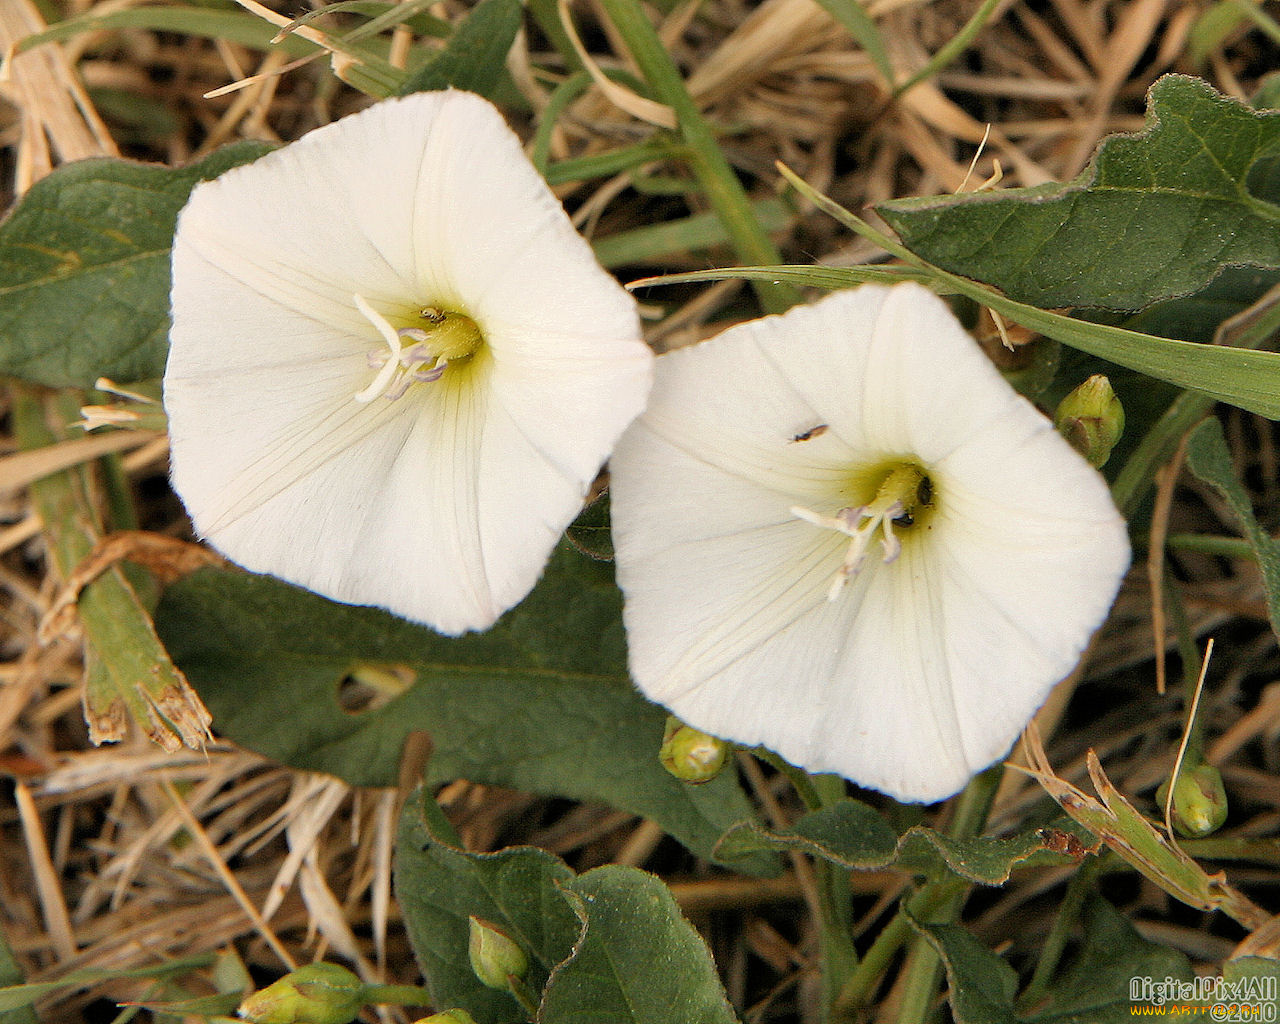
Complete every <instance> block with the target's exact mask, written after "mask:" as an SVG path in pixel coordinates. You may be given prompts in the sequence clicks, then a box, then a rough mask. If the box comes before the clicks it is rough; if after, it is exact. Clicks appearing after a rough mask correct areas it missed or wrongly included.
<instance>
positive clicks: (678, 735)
mask: <svg viewBox="0 0 1280 1024" xmlns="http://www.w3.org/2000/svg"><path fill="white" fill-rule="evenodd" d="M728 756H729V744H727V743H726V742H725V741H724V740H721V739H717V738H716V737H715V736H711V735H709V734H708V733H705V732H700V731H699V730H697V729H695V728H693V727H692V726H690V725H685V724H684V723H683V722H682V721H680V719H678V718H676V717H675V716H674V715H668V716H667V727H666V729H665V730H664V731H663V733H662V749H660V750H659V751H658V760H659V761H661V762H662V767H663V768H665V769H666V770H667V771H669V772H670V773H671V774H672V775H674V776H675V777H676V778H677V779H683V780H684V781H685V782H692V783H695V784H696V783H699V782H710V781H711V780H712V779H714V778H715V777H716V776H717V775H719V774H720V770H721V769H722V768H723V767H724V762H725V759H726V758H727V757H728Z"/></svg>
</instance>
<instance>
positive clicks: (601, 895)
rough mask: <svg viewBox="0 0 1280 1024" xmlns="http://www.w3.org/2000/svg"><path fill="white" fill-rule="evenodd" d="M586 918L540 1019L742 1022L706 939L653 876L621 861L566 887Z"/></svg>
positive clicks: (565, 1022) (570, 1023)
mask: <svg viewBox="0 0 1280 1024" xmlns="http://www.w3.org/2000/svg"><path fill="white" fill-rule="evenodd" d="M561 889H562V890H563V892H564V895H565V896H566V897H567V898H568V899H569V901H570V903H571V904H572V906H573V908H574V911H575V913H577V915H578V918H579V920H580V921H581V922H582V935H581V938H579V940H578V942H577V944H576V945H575V946H574V950H573V956H572V957H570V958H569V959H568V960H567V961H565V962H564V963H563V964H561V965H560V966H559V967H557V968H556V970H555V971H554V972H553V973H552V975H551V980H550V981H549V982H548V984H547V988H546V991H545V993H544V994H543V999H542V1007H541V1010H540V1012H539V1015H538V1021H539V1024H672V1022H673V1021H697V1022H698V1024H736V1022H737V1019H738V1018H737V1016H736V1015H735V1014H734V1012H733V1009H732V1008H731V1007H730V1006H729V1001H728V999H727V998H726V997H725V994H724V989H723V988H722V987H721V985H720V980H719V977H718V975H717V974H716V967H715V964H714V963H713V962H712V959H711V953H710V952H709V951H708V949H707V947H706V944H705V943H704V942H703V941H702V938H701V937H700V936H699V935H698V933H697V932H696V931H694V929H693V926H692V925H690V924H689V922H688V921H686V920H685V919H684V917H682V916H681V914H680V908H679V907H677V906H676V902H675V900H674V899H673V898H672V896H671V893H670V891H669V890H668V889H667V887H666V886H665V885H663V884H662V882H661V881H660V880H659V879H657V878H655V877H654V876H653V875H650V874H647V873H646V872H644V871H640V870H638V869H636V868H631V867H624V866H621V865H617V864H610V865H606V866H605V867H600V868H595V869H593V870H591V871H588V872H586V873H585V874H583V875H580V876H579V877H577V878H575V879H573V880H571V881H569V882H566V883H564V884H562V886H561Z"/></svg>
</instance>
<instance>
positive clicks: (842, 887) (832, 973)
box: [807, 775, 858, 1021]
mask: <svg viewBox="0 0 1280 1024" xmlns="http://www.w3.org/2000/svg"><path fill="white" fill-rule="evenodd" d="M807 777H808V779H809V783H810V785H811V786H812V787H813V790H814V792H815V793H816V794H817V796H818V799H819V801H820V802H821V804H822V806H823V807H831V806H833V805H834V804H837V803H839V802H840V801H841V800H844V799H845V798H846V794H845V784H844V779H842V778H840V776H838V775H809V776H807ZM814 874H815V876H816V880H817V884H818V904H819V906H820V907H821V908H822V921H821V925H822V1005H823V1008H824V1010H825V1013H826V1019H827V1020H829V1021H838V1020H840V1019H841V1018H840V1013H839V1010H838V1009H837V1003H838V1002H839V998H840V991H841V989H842V988H843V987H844V984H845V980H846V979H847V978H848V977H849V975H851V974H852V973H853V972H854V970H855V969H856V968H857V966H858V950H857V948H856V947H855V946H854V944H853V897H852V890H851V887H850V882H851V880H852V876H853V872H852V871H851V870H850V869H849V868H844V867H841V866H840V865H839V864H833V863H832V862H831V861H828V860H823V859H821V858H818V859H816V860H815V861H814Z"/></svg>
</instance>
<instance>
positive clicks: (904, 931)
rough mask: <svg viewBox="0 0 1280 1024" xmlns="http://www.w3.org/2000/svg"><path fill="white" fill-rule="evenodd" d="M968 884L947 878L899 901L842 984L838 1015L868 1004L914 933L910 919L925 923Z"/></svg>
mask: <svg viewBox="0 0 1280 1024" xmlns="http://www.w3.org/2000/svg"><path fill="white" fill-rule="evenodd" d="M968 888H969V883H968V882H966V881H964V880H963V879H961V878H947V879H942V880H940V881H937V882H933V883H931V884H929V885H926V886H924V887H923V888H922V889H920V890H919V891H918V892H916V893H915V894H913V895H912V896H910V897H908V898H907V899H905V900H904V901H903V906H902V907H900V908H899V910H898V912H897V913H896V914H895V915H894V916H893V919H892V920H891V921H890V922H889V923H888V924H887V925H885V926H884V927H883V928H882V929H881V930H880V933H879V934H878V935H877V936H876V937H875V941H874V942H872V943H871V946H870V947H869V948H868V949H867V951H866V953H865V954H864V955H863V957H862V961H861V962H860V963H859V964H858V966H857V968H856V969H855V970H854V971H853V972H852V973H851V974H850V975H849V977H848V979H847V980H846V981H845V984H844V988H843V989H841V991H840V995H839V998H838V999H837V1000H836V1010H837V1013H838V1014H842V1015H848V1014H850V1013H852V1012H853V1011H854V1010H856V1009H858V1008H859V1007H862V1006H866V1005H867V1004H868V1003H869V1002H871V996H872V993H873V992H874V991H875V987H876V985H877V984H879V982H880V979H881V977H883V975H884V972H885V971H887V970H888V969H889V965H890V964H891V963H892V962H893V958H894V957H895V956H897V955H898V951H899V950H900V949H901V948H902V947H903V946H905V945H906V944H907V940H908V939H910V938H911V936H912V935H914V934H915V930H914V929H913V928H912V927H911V920H910V918H915V919H916V920H925V919H927V918H930V917H932V916H933V915H934V914H936V913H937V912H938V909H939V908H940V907H942V906H944V905H945V904H947V903H948V902H950V901H951V900H953V899H955V898H956V896H957V895H963V894H964V892H965V890H966V889H968Z"/></svg>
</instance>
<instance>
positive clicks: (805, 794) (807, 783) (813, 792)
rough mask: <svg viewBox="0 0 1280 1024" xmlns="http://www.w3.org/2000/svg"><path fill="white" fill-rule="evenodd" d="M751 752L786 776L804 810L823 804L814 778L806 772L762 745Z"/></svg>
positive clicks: (817, 808) (816, 807) (816, 808)
mask: <svg viewBox="0 0 1280 1024" xmlns="http://www.w3.org/2000/svg"><path fill="white" fill-rule="evenodd" d="M751 753H752V754H754V755H755V756H756V757H758V758H759V759H760V760H761V761H763V762H764V763H765V764H767V765H769V766H770V767H771V768H776V769H777V770H778V771H779V772H781V773H782V774H783V775H785V776H786V777H787V781H788V782H790V783H791V785H792V787H793V788H794V789H795V791H796V795H797V796H799V797H800V799H801V800H802V801H803V802H804V806H805V809H806V810H809V811H816V810H819V809H820V808H821V807H823V806H824V803H823V800H822V794H821V793H819V792H818V787H817V786H816V785H814V783H815V781H816V780H815V779H814V777H813V776H812V775H810V774H809V773H808V772H806V771H803V770H802V769H800V768H797V767H796V766H795V765H793V764H792V763H791V762H790V761H787V760H784V759H783V758H781V757H779V756H778V755H777V754H775V753H774V752H773V751H772V750H766V749H765V748H764V747H757V748H756V749H755V750H753V751H751Z"/></svg>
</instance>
